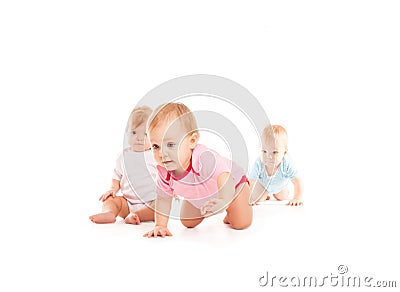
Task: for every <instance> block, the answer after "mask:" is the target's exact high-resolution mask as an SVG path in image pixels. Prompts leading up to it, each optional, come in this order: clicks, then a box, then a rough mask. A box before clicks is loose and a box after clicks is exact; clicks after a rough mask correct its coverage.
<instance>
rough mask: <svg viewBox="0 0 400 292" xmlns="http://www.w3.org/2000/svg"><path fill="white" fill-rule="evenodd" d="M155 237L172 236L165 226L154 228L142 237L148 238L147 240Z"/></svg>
mask: <svg viewBox="0 0 400 292" xmlns="http://www.w3.org/2000/svg"><path fill="white" fill-rule="evenodd" d="M157 236H161V237H165V236H172V233H171V232H170V231H169V230H168V228H167V227H165V226H156V227H154V229H153V230H150V231H149V232H146V233H145V234H143V237H148V238H150V237H157Z"/></svg>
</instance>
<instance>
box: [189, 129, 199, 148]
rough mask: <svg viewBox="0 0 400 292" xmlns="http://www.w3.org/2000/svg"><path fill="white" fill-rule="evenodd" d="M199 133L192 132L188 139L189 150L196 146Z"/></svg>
mask: <svg viewBox="0 0 400 292" xmlns="http://www.w3.org/2000/svg"><path fill="white" fill-rule="evenodd" d="M199 138H200V137H199V133H197V132H194V133H192V134H191V135H190V139H189V141H190V148H192V149H193V148H194V147H196V145H197V142H198V141H199Z"/></svg>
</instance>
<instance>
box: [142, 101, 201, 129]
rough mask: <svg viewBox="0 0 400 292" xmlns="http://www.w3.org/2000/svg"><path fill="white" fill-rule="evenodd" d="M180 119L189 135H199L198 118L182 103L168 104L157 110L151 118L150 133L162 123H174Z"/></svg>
mask: <svg viewBox="0 0 400 292" xmlns="http://www.w3.org/2000/svg"><path fill="white" fill-rule="evenodd" d="M178 118H179V121H180V123H181V124H182V126H183V127H184V129H185V130H186V131H187V135H189V134H191V133H198V128H197V122H196V118H195V117H194V115H193V113H192V112H191V110H190V109H189V108H188V107H187V106H186V105H184V104H183V103H180V102H168V103H165V104H162V105H160V106H159V107H158V108H157V109H155V110H154V112H153V114H152V116H151V117H150V118H149V124H148V131H149V132H150V131H151V130H153V129H154V128H156V127H157V125H158V124H160V123H163V122H165V121H168V120H169V121H173V120H175V119H178Z"/></svg>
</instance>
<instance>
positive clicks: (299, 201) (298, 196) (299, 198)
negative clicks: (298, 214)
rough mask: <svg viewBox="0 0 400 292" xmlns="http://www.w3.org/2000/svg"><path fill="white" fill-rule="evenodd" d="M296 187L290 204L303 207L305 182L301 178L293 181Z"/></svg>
mask: <svg viewBox="0 0 400 292" xmlns="http://www.w3.org/2000/svg"><path fill="white" fill-rule="evenodd" d="M292 183H293V186H294V195H293V199H291V200H290V201H289V203H288V205H290V206H300V205H303V180H302V179H301V178H299V177H296V178H294V179H292Z"/></svg>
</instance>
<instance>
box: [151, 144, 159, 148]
mask: <svg viewBox="0 0 400 292" xmlns="http://www.w3.org/2000/svg"><path fill="white" fill-rule="evenodd" d="M152 147H153V149H158V148H160V146H158V145H157V144H153V146H152Z"/></svg>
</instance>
